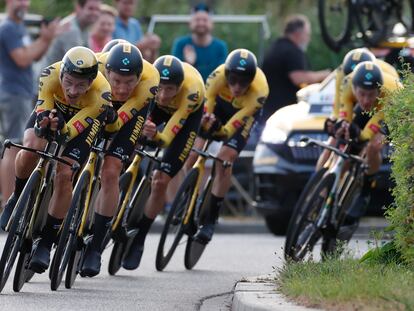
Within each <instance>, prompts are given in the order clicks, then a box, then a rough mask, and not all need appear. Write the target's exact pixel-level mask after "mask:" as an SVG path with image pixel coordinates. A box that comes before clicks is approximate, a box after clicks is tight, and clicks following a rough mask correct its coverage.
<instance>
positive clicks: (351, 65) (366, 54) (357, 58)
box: [316, 48, 399, 170]
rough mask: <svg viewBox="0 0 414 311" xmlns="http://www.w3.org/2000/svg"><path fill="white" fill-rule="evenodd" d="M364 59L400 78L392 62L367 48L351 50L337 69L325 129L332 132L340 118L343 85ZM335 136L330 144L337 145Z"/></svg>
mask: <svg viewBox="0 0 414 311" xmlns="http://www.w3.org/2000/svg"><path fill="white" fill-rule="evenodd" d="M363 61H373V62H375V63H376V64H377V65H378V66H379V67H380V68H381V70H382V71H383V72H385V73H388V74H390V75H392V76H395V77H396V78H397V79H399V75H398V72H397V70H395V68H394V67H393V66H391V65H390V64H388V63H386V62H385V61H383V60H380V59H377V58H376V57H375V56H374V54H372V53H371V52H370V51H369V50H368V49H366V48H357V49H353V50H351V51H349V52H348V53H347V54H346V55H345V57H344V59H343V61H342V64H341V65H340V66H339V67H338V68H337V69H336V70H335V73H336V74H335V97H334V104H333V111H332V115H331V117H330V118H327V119H326V121H325V129H326V130H327V131H328V132H332V130H333V127H334V123H335V122H336V120H338V119H339V117H340V116H339V106H340V101H341V87H342V84H343V81H344V79H345V78H346V77H347V76H348V75H350V74H351V73H352V71H353V70H354V69H355V67H356V66H357V65H358V64H359V63H361V62H363ZM335 142H336V140H335V138H334V137H332V136H331V137H330V138H329V140H328V144H330V145H335ZM329 155H330V152H329V150H324V151H323V152H322V154H321V156H320V157H319V159H318V163H317V165H316V170H318V169H320V168H321V167H322V166H323V165H324V163H325V162H326V160H327V159H328V157H329Z"/></svg>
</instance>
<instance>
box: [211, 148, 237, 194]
mask: <svg viewBox="0 0 414 311" xmlns="http://www.w3.org/2000/svg"><path fill="white" fill-rule="evenodd" d="M238 156H239V154H238V152H237V151H236V150H235V149H233V148H230V147H227V146H223V147H221V149H220V151H219V153H218V154H217V157H218V158H219V159H221V160H223V161H227V162H230V163H234V161H236V159H237V157H238ZM215 170H216V171H215V173H216V178H215V180H214V184H213V189H212V193H213V194H214V195H215V196H218V197H224V196H225V195H226V193H227V191H228V189H229V188H230V185H231V174H232V167H223V165H220V163H217V165H216V169H215Z"/></svg>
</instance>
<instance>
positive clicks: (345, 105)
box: [339, 72, 402, 140]
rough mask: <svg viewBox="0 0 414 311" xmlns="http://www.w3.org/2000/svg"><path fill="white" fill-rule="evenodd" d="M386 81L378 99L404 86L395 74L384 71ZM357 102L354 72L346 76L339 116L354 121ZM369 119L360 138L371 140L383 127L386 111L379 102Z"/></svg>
mask: <svg viewBox="0 0 414 311" xmlns="http://www.w3.org/2000/svg"><path fill="white" fill-rule="evenodd" d="M383 79H384V83H383V85H382V86H381V88H380V94H379V97H378V100H380V99H381V98H384V97H386V96H387V94H388V93H389V92H392V91H394V90H397V89H399V88H401V87H402V84H401V83H400V81H399V79H398V78H396V77H395V76H394V75H390V74H387V73H385V72H383ZM356 104H357V99H356V97H355V95H354V92H353V87H352V73H351V74H349V75H348V76H347V77H345V79H344V81H343V85H342V90H341V99H340V107H339V118H340V119H343V120H346V121H348V122H352V121H353V119H354V106H355V105H356ZM367 113H372V116H371V117H370V119H369V121H368V122H367V124H366V125H365V127H364V128H363V130H362V131H361V135H360V139H361V140H369V139H371V138H372V137H373V136H374V135H375V134H377V133H378V132H379V131H380V129H381V126H382V125H381V123H382V121H383V120H384V113H383V112H382V110H381V107H380V106H379V104H378V105H377V106H376V107H374V109H373V112H367Z"/></svg>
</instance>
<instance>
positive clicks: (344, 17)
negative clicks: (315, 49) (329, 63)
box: [318, 0, 352, 52]
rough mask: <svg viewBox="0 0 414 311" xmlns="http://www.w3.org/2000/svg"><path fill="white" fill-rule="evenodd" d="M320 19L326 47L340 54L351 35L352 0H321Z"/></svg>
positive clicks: (319, 7)
mask: <svg viewBox="0 0 414 311" xmlns="http://www.w3.org/2000/svg"><path fill="white" fill-rule="evenodd" d="M318 18H319V25H320V28H321V34H322V38H323V39H324V41H325V43H326V45H327V46H329V47H330V48H331V49H332V50H334V51H335V52H338V51H339V50H340V49H341V47H342V45H344V44H345V43H346V42H347V41H348V39H349V37H350V35H351V28H352V18H351V2H350V0H319V3H318Z"/></svg>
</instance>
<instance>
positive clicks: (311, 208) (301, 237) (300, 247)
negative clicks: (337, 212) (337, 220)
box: [286, 174, 335, 261]
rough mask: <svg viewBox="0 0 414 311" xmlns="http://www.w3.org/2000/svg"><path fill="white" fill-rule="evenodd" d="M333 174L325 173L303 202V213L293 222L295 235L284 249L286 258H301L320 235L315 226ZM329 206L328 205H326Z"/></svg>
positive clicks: (331, 183) (327, 195)
mask: <svg viewBox="0 0 414 311" xmlns="http://www.w3.org/2000/svg"><path fill="white" fill-rule="evenodd" d="M334 182H335V175H333V174H329V175H325V176H324V177H323V178H322V180H321V181H320V183H319V184H318V185H317V186H316V187H315V188H314V189H313V190H312V191H311V193H310V195H309V199H306V200H305V202H304V207H303V209H302V211H303V213H302V215H301V216H299V217H298V218H297V220H296V222H295V223H294V225H295V226H297V228H294V229H293V230H296V231H297V235H296V237H295V238H294V239H292V242H291V247H290V249H288V250H286V251H287V254H288V256H287V257H288V258H290V259H293V260H295V261H299V260H302V259H303V258H304V257H305V256H306V255H307V254H308V253H311V252H312V250H313V248H314V246H315V244H316V243H317V242H318V240H319V238H320V237H321V236H322V232H321V228H320V227H318V226H317V222H318V221H319V220H320V219H319V218H320V217H321V212H322V211H323V209H324V208H325V204H326V202H327V199H328V197H329V195H330V193H331V190H332V187H333V184H334ZM328 208H329V207H328Z"/></svg>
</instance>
